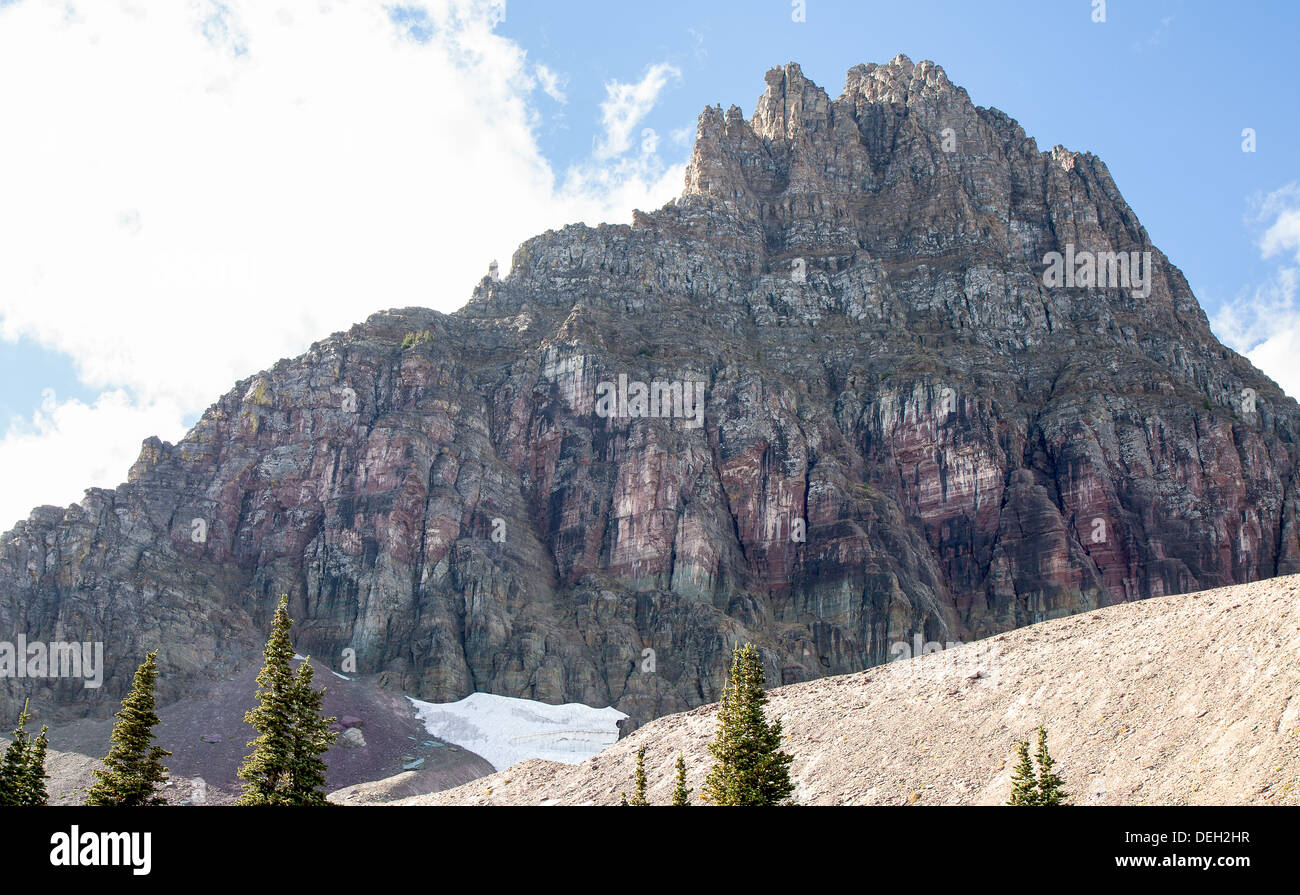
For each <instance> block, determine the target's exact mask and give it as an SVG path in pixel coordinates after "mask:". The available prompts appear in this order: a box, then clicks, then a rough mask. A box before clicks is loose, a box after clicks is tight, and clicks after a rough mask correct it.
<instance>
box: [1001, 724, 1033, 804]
mask: <svg viewBox="0 0 1300 895" xmlns="http://www.w3.org/2000/svg"><path fill="white" fill-rule="evenodd" d="M1016 756H1017V758H1018V761H1017V762H1016V769H1015V771H1014V772H1013V773H1012V775H1011V798H1010V799H1008V800H1007V804H1008V805H1018V806H1023V805H1037V804H1038V776H1037V775H1036V774H1035V773H1034V765H1033V762H1031V761H1030V760H1029V742H1028V741H1027V740H1021V741H1020V742H1018V743H1016Z"/></svg>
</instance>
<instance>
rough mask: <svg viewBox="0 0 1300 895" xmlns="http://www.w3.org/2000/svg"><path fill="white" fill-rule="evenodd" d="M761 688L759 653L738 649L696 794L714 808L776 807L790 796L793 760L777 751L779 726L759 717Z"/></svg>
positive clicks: (762, 702) (763, 699)
mask: <svg viewBox="0 0 1300 895" xmlns="http://www.w3.org/2000/svg"><path fill="white" fill-rule="evenodd" d="M764 683H765V681H764V674H763V663H762V661H761V659H760V658H759V655H758V649H757V648H756V647H755V646H754V645H753V644H752V643H747V644H745V646H744V647H743V648H738V649H737V650H736V651H735V653H734V655H733V657H732V663H731V677H730V678H729V679H728V681H727V682H726V684H725V685H724V686H723V690H722V702H721V704H720V705H719V706H718V730H717V734H716V736H715V737H714V741H713V742H712V743H711V744H710V745H709V752H710V753H712V755H713V767H712V768H711V769H710V770H709V774H708V777H707V778H706V779H705V781H704V788H703V790H701V792H700V797H701V798H703V799H704V800H706V801H708V802H712V803H713V804H714V805H742V806H745V805H780V804H782V803H783V802H785V801H786V800H787V799H788V798H789V796H790V794H791V793H792V792H794V784H792V783H791V782H790V761H791V757H790V756H789V755H787V754H786V753H784V752H782V751H781V722H779V721H773V722H769V721H768V720H767V718H766V717H765V716H764V714H763V706H764V705H766V704H767V693H766V691H764V689H763V684H764Z"/></svg>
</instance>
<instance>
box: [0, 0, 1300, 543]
mask: <svg viewBox="0 0 1300 895" xmlns="http://www.w3.org/2000/svg"><path fill="white" fill-rule="evenodd" d="M168 6H175V7H177V8H176V9H163V8H158V9H154V8H148V11H147V12H146V11H144V9H145V7H144V5H142V6H141V8H136V7H132V6H129V5H120V4H91V3H83V4H78V3H76V2H75V0H74V2H73V3H70V4H68V3H64V2H62V0H59V2H46V0H16V2H14V0H7V2H3V3H0V120H4V121H5V122H6V132H7V133H8V134H10V135H14V134H17V135H20V136H19V137H18V139H16V140H15V139H6V140H5V141H4V143H3V144H0V246H4V247H5V248H4V249H0V529H4V528H8V527H9V525H10V524H11V523H12V522H13V521H15V520H16V519H18V518H20V517H22V516H25V515H26V511H27V509H29V508H30V507H31V506H33V505H35V504H37V503H58V504H65V503H68V502H70V501H72V500H75V499H77V498H78V497H79V496H80V494H81V491H82V489H83V488H84V487H86V486H89V485H100V486H113V485H115V484H117V483H118V482H120V481H121V480H122V479H123V478H125V473H126V469H127V467H128V466H129V465H130V462H131V460H132V459H134V456H135V454H136V452H138V449H139V444H140V441H141V440H142V439H143V438H144V437H146V436H148V435H151V434H159V435H161V436H162V437H164V438H168V439H175V438H178V437H179V436H180V435H181V434H182V433H183V432H184V430H185V427H186V426H187V425H189V424H191V423H192V422H193V420H194V419H195V418H196V416H197V415H198V414H199V413H201V412H202V411H203V409H204V408H205V407H206V406H207V405H208V404H209V403H210V402H211V401H213V400H215V398H216V397H217V396H218V395H219V394H220V393H222V392H224V391H225V390H226V389H228V388H229V387H230V385H231V384H232V383H233V382H234V381H235V380H236V379H238V378H241V377H244V376H247V375H250V374H252V373H254V372H256V371H257V370H258V369H262V368H265V367H267V366H270V365H271V364H272V363H274V361H275V360H276V359H277V358H279V357H282V356H289V355H292V354H296V353H298V352H299V351H301V350H303V349H304V348H305V347H306V346H307V345H308V344H310V343H311V342H312V341H314V340H315V339H318V338H321V337H323V336H325V335H328V334H329V333H330V332H333V331H336V330H339V329H343V328H346V327H347V326H348V325H350V324H351V323H352V322H354V321H357V320H360V319H363V318H364V317H366V316H367V315H368V314H370V313H373V312H374V311H376V310H381V309H383V308H388V307H396V306H403V305H409V304H423V305H428V306H432V307H437V308H439V309H440V310H445V311H450V310H453V309H454V308H455V307H458V306H459V305H460V304H462V303H463V302H464V300H465V299H466V298H467V297H468V295H469V290H470V288H471V286H472V284H473V282H474V281H475V279H476V278H477V277H478V276H480V275H481V274H482V273H483V272H484V271H485V270H486V267H487V262H488V261H489V260H491V259H492V258H494V257H496V258H500V259H501V261H502V263H503V265H505V264H506V263H508V260H509V257H510V254H511V252H512V251H513V248H514V246H515V245H517V243H518V242H519V241H520V240H522V239H524V238H526V237H528V236H529V235H532V234H533V233H536V232H540V231H542V230H545V229H547V228H549V227H555V226H561V225H563V224H564V223H566V222H569V221H572V220H585V221H587V222H588V223H595V222H597V221H599V220H609V221H626V220H629V219H630V214H631V210H632V208H633V207H642V208H647V207H655V206H657V205H659V204H662V203H663V202H664V201H666V200H667V199H668V198H670V197H671V196H673V195H675V194H676V193H677V191H678V190H679V189H680V185H681V174H682V166H683V165H684V164H685V162H686V161H687V159H688V158H689V152H690V140H691V139H692V138H693V136H694V127H695V120H696V117H697V115H698V113H699V111H700V110H701V109H702V108H703V107H704V106H705V105H711V104H721V105H722V106H723V107H724V108H725V107H727V106H729V105H731V104H733V103H734V104H736V105H738V106H740V107H741V108H742V109H744V110H745V112H746V114H749V113H752V111H753V106H754V102H755V100H756V99H757V98H758V96H759V94H760V93H761V91H762V88H763V74H764V72H766V71H767V70H768V69H769V68H771V67H773V66H775V65H780V64H783V63H785V62H788V61H797V62H799V63H800V64H801V65H802V67H803V70H804V72H805V74H806V75H808V76H809V77H810V78H812V79H813V80H814V81H816V82H817V83H818V84H820V85H821V86H822V87H824V88H825V89H826V90H827V91H828V92H829V93H830V94H831V95H832V96H835V95H838V93H839V91H840V89H841V88H842V85H843V80H844V74H845V72H846V71H847V70H848V69H849V68H850V67H851V66H853V65H855V64H858V63H860V62H884V61H887V60H888V59H890V58H892V57H893V56H894V55H896V54H898V53H900V52H901V53H905V54H907V55H908V56H910V57H911V58H912V59H913V60H914V61H919V60H921V59H932V60H934V61H935V62H938V63H939V64H941V65H942V66H943V67H944V68H945V70H946V71H947V73H948V76H949V78H950V79H952V80H953V81H954V82H956V83H957V84H960V85H962V86H963V87H965V88H966V89H967V90H968V91H969V93H970V95H971V98H972V99H973V100H974V101H975V102H976V103H977V104H979V105H986V106H995V107H997V108H999V109H1001V110H1002V111H1004V112H1006V113H1007V114H1009V115H1011V116H1012V117H1013V118H1015V119H1017V120H1018V121H1019V122H1020V123H1021V124H1022V125H1023V126H1024V128H1025V130H1026V132H1027V133H1028V134H1030V135H1031V136H1033V137H1034V138H1035V139H1036V140H1037V141H1038V145H1039V147H1040V149H1043V150H1049V149H1050V148H1051V147H1052V146H1053V145H1055V144H1058V143H1060V144H1063V145H1065V146H1066V147H1068V148H1069V149H1072V150H1079V151H1091V152H1094V153H1096V154H1097V155H1098V156H1100V157H1101V158H1102V159H1103V160H1104V161H1105V162H1106V164H1107V165H1108V167H1109V168H1110V171H1111V173H1112V175H1113V176H1114V178H1115V181H1116V183H1117V184H1118V185H1119V187H1120V189H1121V190H1122V191H1123V193H1124V195H1125V197H1126V198H1127V200H1128V201H1129V203H1130V205H1132V207H1133V208H1134V210H1135V211H1136V212H1137V214H1138V216H1139V218H1140V219H1141V220H1142V222H1143V224H1144V225H1145V226H1146V228H1147V230H1148V231H1149V233H1150V234H1151V237H1152V239H1153V240H1154V241H1155V243H1156V244H1157V245H1158V246H1160V248H1162V249H1163V250H1164V251H1165V252H1166V253H1167V254H1168V255H1169V257H1170V258H1171V259H1172V260H1173V262H1174V263H1175V264H1177V265H1178V266H1179V267H1181V268H1182V269H1183V271H1184V272H1185V273H1186V275H1187V277H1188V280H1189V281H1190V282H1191V284H1192V287H1193V289H1194V290H1195V291H1196V294H1197V296H1198V298H1199V299H1200V300H1201V303H1202V305H1203V306H1204V307H1205V309H1206V312H1207V314H1209V316H1210V317H1211V320H1212V322H1213V324H1214V326H1215V330H1216V332H1217V333H1219V335H1220V336H1221V337H1222V338H1224V339H1225V341H1228V342H1229V344H1231V345H1232V346H1233V347H1236V348H1238V349H1239V350H1243V351H1248V352H1250V356H1251V357H1252V359H1253V360H1255V361H1256V363H1257V364H1259V365H1260V366H1261V367H1263V368H1264V369H1265V371H1266V372H1268V373H1269V374H1270V375H1272V376H1274V378H1276V379H1278V380H1279V382H1281V383H1282V384H1283V386H1284V387H1286V388H1287V389H1288V391H1290V392H1291V393H1292V394H1297V393H1300V362H1298V361H1297V360H1296V358H1300V312H1297V309H1296V302H1295V292H1296V288H1297V283H1300V273H1298V271H1300V188H1298V187H1296V186H1295V184H1296V183H1297V181H1300V170H1297V169H1298V168H1300V151H1297V150H1300V115H1298V114H1297V112H1300V102H1298V100H1300V96H1298V95H1297V93H1298V92H1300V86H1298V85H1300V79H1297V77H1296V76H1295V73H1294V61H1293V60H1294V56H1295V47H1296V44H1297V38H1298V37H1300V4H1295V3H1290V2H1275V3H1253V4H1240V5H1234V4H1224V3H1221V2H1191V0H1182V2H1179V0H1150V2H1132V0H1130V2H1126V0H1112V2H1109V3H1107V4H1105V21H1104V22H1096V21H1094V18H1095V16H1096V4H1095V3H1094V2H1093V0H1053V2H1041V0H1040V2H1036V3H1029V2H1023V3H1021V2H1007V3H999V2H987V3H974V2H920V0H914V2H909V3H897V2H885V3H876V2H854V3H847V2H845V3H835V2H829V0H807V2H806V3H803V4H799V3H791V2H789V0H751V2H744V3H741V2H712V3H711V2H694V3H686V2H655V3H653V4H642V3H637V2H627V3H608V2H561V0H547V2H540V0H538V2H526V3H525V2H511V3H509V4H508V5H504V4H501V3H499V2H493V0H429V2H407V3H400V4H384V3H379V2H372V0H353V2H351V3H342V2H338V0H333V2H328V3H308V4H288V3H286V4H284V5H282V6H275V5H272V4H266V3H255V2H252V0H227V2H216V0H196V2H195V3H192V4H168ZM800 13H802V19H803V20H802V21H796V19H798V18H800V15H799V14H800ZM1245 128H1252V129H1253V130H1254V132H1255V140H1256V151H1254V152H1243V151H1242V142H1243V137H1242V131H1243V129H1245ZM647 129H649V130H650V131H652V136H651V139H650V140H649V141H648V142H647V141H646V140H645V139H644V134H645V132H646V130H647Z"/></svg>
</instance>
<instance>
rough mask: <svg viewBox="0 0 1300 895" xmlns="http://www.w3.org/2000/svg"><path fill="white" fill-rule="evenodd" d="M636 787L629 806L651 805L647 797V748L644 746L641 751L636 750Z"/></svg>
mask: <svg viewBox="0 0 1300 895" xmlns="http://www.w3.org/2000/svg"><path fill="white" fill-rule="evenodd" d="M634 785H635V789H634V791H633V793H632V799H631V801H629V802H628V804H629V805H639V806H642V807H644V806H646V805H649V804H650V803H649V802H648V801H646V797H645V789H646V778H645V746H642V747H641V748H640V749H638V750H636V780H635V784H634Z"/></svg>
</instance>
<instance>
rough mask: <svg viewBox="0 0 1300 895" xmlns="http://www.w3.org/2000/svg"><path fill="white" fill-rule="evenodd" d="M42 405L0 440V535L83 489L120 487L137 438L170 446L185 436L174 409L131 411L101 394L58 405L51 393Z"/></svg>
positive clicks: (116, 395) (119, 398) (118, 394)
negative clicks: (147, 436)
mask: <svg viewBox="0 0 1300 895" xmlns="http://www.w3.org/2000/svg"><path fill="white" fill-rule="evenodd" d="M42 399H43V400H42V401H41V407H40V409H39V410H37V411H36V412H35V413H33V414H32V418H31V419H30V420H14V421H11V422H10V424H9V429H8V431H7V432H5V435H4V438H3V439H0V469H3V470H4V471H5V477H4V491H3V496H2V497H0V520H2V521H3V524H4V527H5V528H6V529H7V528H8V527H9V526H10V525H11V524H12V523H13V522H16V521H17V520H19V519H22V518H24V517H26V516H27V513H28V511H30V510H31V509H32V508H33V507H35V506H38V505H40V504H55V505H58V506H67V505H68V504H70V503H72V502H74V501H76V500H79V499H80V498H81V496H82V494H83V492H84V491H85V489H86V488H87V487H88V486H89V485H92V484H93V485H99V486H101V487H114V486H116V485H118V484H120V483H121V482H123V481H125V480H126V474H127V470H128V469H129V468H130V466H131V464H132V463H133V462H134V461H135V459H136V457H137V456H138V455H139V453H140V441H141V439H142V437H143V436H142V435H141V433H157V434H158V435H159V436H160V437H162V438H165V439H168V440H173V439H176V438H178V437H180V435H181V434H182V433H183V431H184V430H183V429H182V428H181V426H180V416H181V415H180V412H179V411H178V409H177V408H176V406H175V405H173V404H170V403H169V402H166V401H162V402H158V403H156V404H151V405H148V406H143V407H142V406H138V405H137V404H136V403H135V402H134V401H133V400H132V399H131V397H130V396H129V395H127V393H126V392H124V391H122V390H120V389H118V390H114V391H109V392H105V393H104V394H102V395H100V396H99V398H98V399H97V400H96V401H95V403H94V404H84V403H82V402H81V401H78V400H75V399H73V400H68V401H59V400H58V398H57V397H56V396H55V394H54V392H53V390H51V389H46V390H45V391H44V392H43V393H42ZM51 472H58V473H59V474H58V475H51V474H50V473H51Z"/></svg>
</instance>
